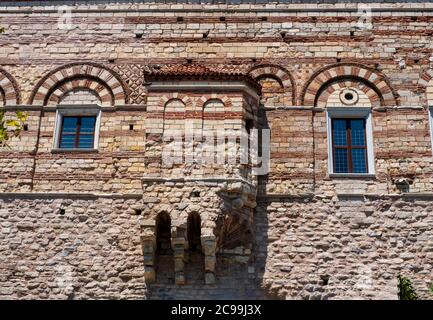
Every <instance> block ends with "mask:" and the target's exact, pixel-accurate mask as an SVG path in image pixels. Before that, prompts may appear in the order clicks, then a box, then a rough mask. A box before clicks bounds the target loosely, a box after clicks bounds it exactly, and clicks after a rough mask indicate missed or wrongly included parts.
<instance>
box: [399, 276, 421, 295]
mask: <svg viewBox="0 0 433 320" xmlns="http://www.w3.org/2000/svg"><path fill="white" fill-rule="evenodd" d="M397 280H398V298H399V299H400V300H417V299H418V296H417V294H416V292H415V289H414V288H413V287H412V282H411V281H410V280H409V279H408V278H406V277H405V276H402V275H401V274H399V275H398V276H397Z"/></svg>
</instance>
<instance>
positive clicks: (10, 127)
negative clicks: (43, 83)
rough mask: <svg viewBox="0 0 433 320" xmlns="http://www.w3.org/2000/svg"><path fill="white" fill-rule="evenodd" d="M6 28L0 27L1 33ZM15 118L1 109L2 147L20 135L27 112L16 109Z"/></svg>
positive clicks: (0, 140) (0, 129)
mask: <svg viewBox="0 0 433 320" xmlns="http://www.w3.org/2000/svg"><path fill="white" fill-rule="evenodd" d="M3 32H4V28H2V27H0V33H3ZM15 114H16V117H15V119H5V111H4V110H1V109H0V147H7V146H8V141H9V139H10V138H12V137H18V136H19V135H20V133H21V131H22V130H23V127H24V122H25V121H26V120H27V114H25V113H23V112H21V111H16V113H15Z"/></svg>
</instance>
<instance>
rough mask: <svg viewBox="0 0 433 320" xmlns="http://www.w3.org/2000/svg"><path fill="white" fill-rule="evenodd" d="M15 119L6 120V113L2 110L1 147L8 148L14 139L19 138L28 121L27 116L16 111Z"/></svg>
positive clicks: (0, 126) (0, 115)
mask: <svg viewBox="0 0 433 320" xmlns="http://www.w3.org/2000/svg"><path fill="white" fill-rule="evenodd" d="M15 115H16V117H15V119H5V112H4V111H3V110H0V147H7V146H8V141H9V140H10V138H12V137H19V135H20V133H21V131H22V130H23V127H24V123H25V121H26V120H27V114H25V113H23V112H21V111H16V113H15Z"/></svg>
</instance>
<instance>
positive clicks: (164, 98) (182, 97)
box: [158, 93, 192, 111]
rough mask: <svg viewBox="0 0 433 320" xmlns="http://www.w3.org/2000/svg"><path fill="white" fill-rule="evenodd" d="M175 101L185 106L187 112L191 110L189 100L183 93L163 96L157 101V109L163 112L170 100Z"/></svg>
mask: <svg viewBox="0 0 433 320" xmlns="http://www.w3.org/2000/svg"><path fill="white" fill-rule="evenodd" d="M175 99H177V100H181V101H182V102H183V103H184V104H185V109H189V110H191V109H192V101H191V99H190V98H189V97H188V96H187V95H185V94H183V93H170V94H165V95H163V96H162V97H161V98H160V99H159V103H158V109H160V110H161V111H164V109H165V105H166V104H167V102H169V101H170V100H175Z"/></svg>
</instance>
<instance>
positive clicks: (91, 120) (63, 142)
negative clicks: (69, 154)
mask: <svg viewBox="0 0 433 320" xmlns="http://www.w3.org/2000/svg"><path fill="white" fill-rule="evenodd" d="M95 123H96V117H63V121H62V129H61V132H60V144H59V147H60V148H63V149H72V148H93V144H94V131H95Z"/></svg>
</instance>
